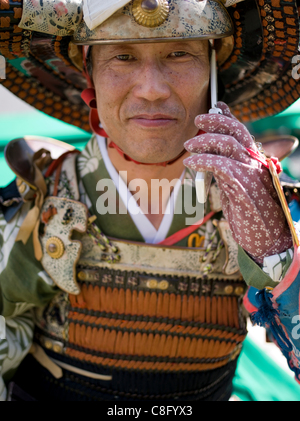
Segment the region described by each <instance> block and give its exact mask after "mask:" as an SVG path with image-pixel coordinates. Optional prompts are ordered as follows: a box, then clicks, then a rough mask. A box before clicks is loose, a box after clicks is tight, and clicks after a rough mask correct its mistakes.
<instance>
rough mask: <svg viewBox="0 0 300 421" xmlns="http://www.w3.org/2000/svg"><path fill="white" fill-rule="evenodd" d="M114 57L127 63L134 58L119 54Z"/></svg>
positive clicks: (129, 55)
mask: <svg viewBox="0 0 300 421" xmlns="http://www.w3.org/2000/svg"><path fill="white" fill-rule="evenodd" d="M116 57H117V59H118V60H121V61H129V60H133V59H134V57H133V56H132V55H131V54H119V55H117V56H116Z"/></svg>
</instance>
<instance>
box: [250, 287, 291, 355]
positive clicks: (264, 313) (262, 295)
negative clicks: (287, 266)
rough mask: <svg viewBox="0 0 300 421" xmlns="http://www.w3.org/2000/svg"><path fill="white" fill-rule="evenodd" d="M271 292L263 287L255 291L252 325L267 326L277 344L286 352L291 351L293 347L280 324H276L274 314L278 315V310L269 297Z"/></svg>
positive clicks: (251, 316)
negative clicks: (254, 310)
mask: <svg viewBox="0 0 300 421" xmlns="http://www.w3.org/2000/svg"><path fill="white" fill-rule="evenodd" d="M270 295H271V293H270V292H269V291H268V290H266V289H263V290H261V291H259V292H257V293H256V295H255V299H256V302H257V307H258V311H257V312H255V313H252V314H251V315H250V318H251V321H252V323H253V324H254V325H258V326H262V327H265V328H269V329H270V330H271V332H272V335H273V337H274V339H275V340H276V342H277V343H278V346H279V347H280V348H281V349H282V350H283V351H286V352H291V351H292V349H293V347H292V344H291V342H290V341H289V339H288V338H287V337H286V335H285V333H284V331H283V329H282V326H280V325H278V324H277V322H276V319H275V316H279V311H278V310H277V309H275V308H274V307H273V303H272V301H271V298H270Z"/></svg>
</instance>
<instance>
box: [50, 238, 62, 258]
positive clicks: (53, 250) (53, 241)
mask: <svg viewBox="0 0 300 421" xmlns="http://www.w3.org/2000/svg"><path fill="white" fill-rule="evenodd" d="M46 251H47V253H48V254H49V256H50V257H52V258H53V259H60V258H61V256H62V255H63V254H64V251H65V247H64V243H63V242H62V240H61V239H60V238H58V237H50V238H49V239H48V240H47V243H46Z"/></svg>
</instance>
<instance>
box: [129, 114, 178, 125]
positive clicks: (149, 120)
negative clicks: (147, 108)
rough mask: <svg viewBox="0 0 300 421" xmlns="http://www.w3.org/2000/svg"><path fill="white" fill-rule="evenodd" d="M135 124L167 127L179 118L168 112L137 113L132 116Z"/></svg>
mask: <svg viewBox="0 0 300 421" xmlns="http://www.w3.org/2000/svg"><path fill="white" fill-rule="evenodd" d="M129 120H131V121H132V122H133V123H134V124H137V125H139V126H141V127H149V128H155V127H165V126H168V125H171V124H174V123H176V121H177V119H176V118H174V117H172V116H170V115H167V114H137V115H134V116H133V117H131V118H130V119H129Z"/></svg>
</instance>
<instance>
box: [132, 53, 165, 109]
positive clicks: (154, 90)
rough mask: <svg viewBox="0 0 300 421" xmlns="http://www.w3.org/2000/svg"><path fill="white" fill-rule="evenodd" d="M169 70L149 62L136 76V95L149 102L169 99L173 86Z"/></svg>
mask: <svg viewBox="0 0 300 421" xmlns="http://www.w3.org/2000/svg"><path fill="white" fill-rule="evenodd" d="M168 76H170V75H168V72H167V70H166V69H165V68H164V66H163V65H161V64H160V63H157V62H152V61H151V62H148V63H145V64H144V65H143V66H141V67H140V69H139V71H138V74H137V75H135V77H136V80H135V86H134V89H133V92H134V95H135V96H136V97H137V98H143V99H146V100H148V101H157V100H162V99H167V98H169V97H170V95H171V84H170V80H169V77H168Z"/></svg>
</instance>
